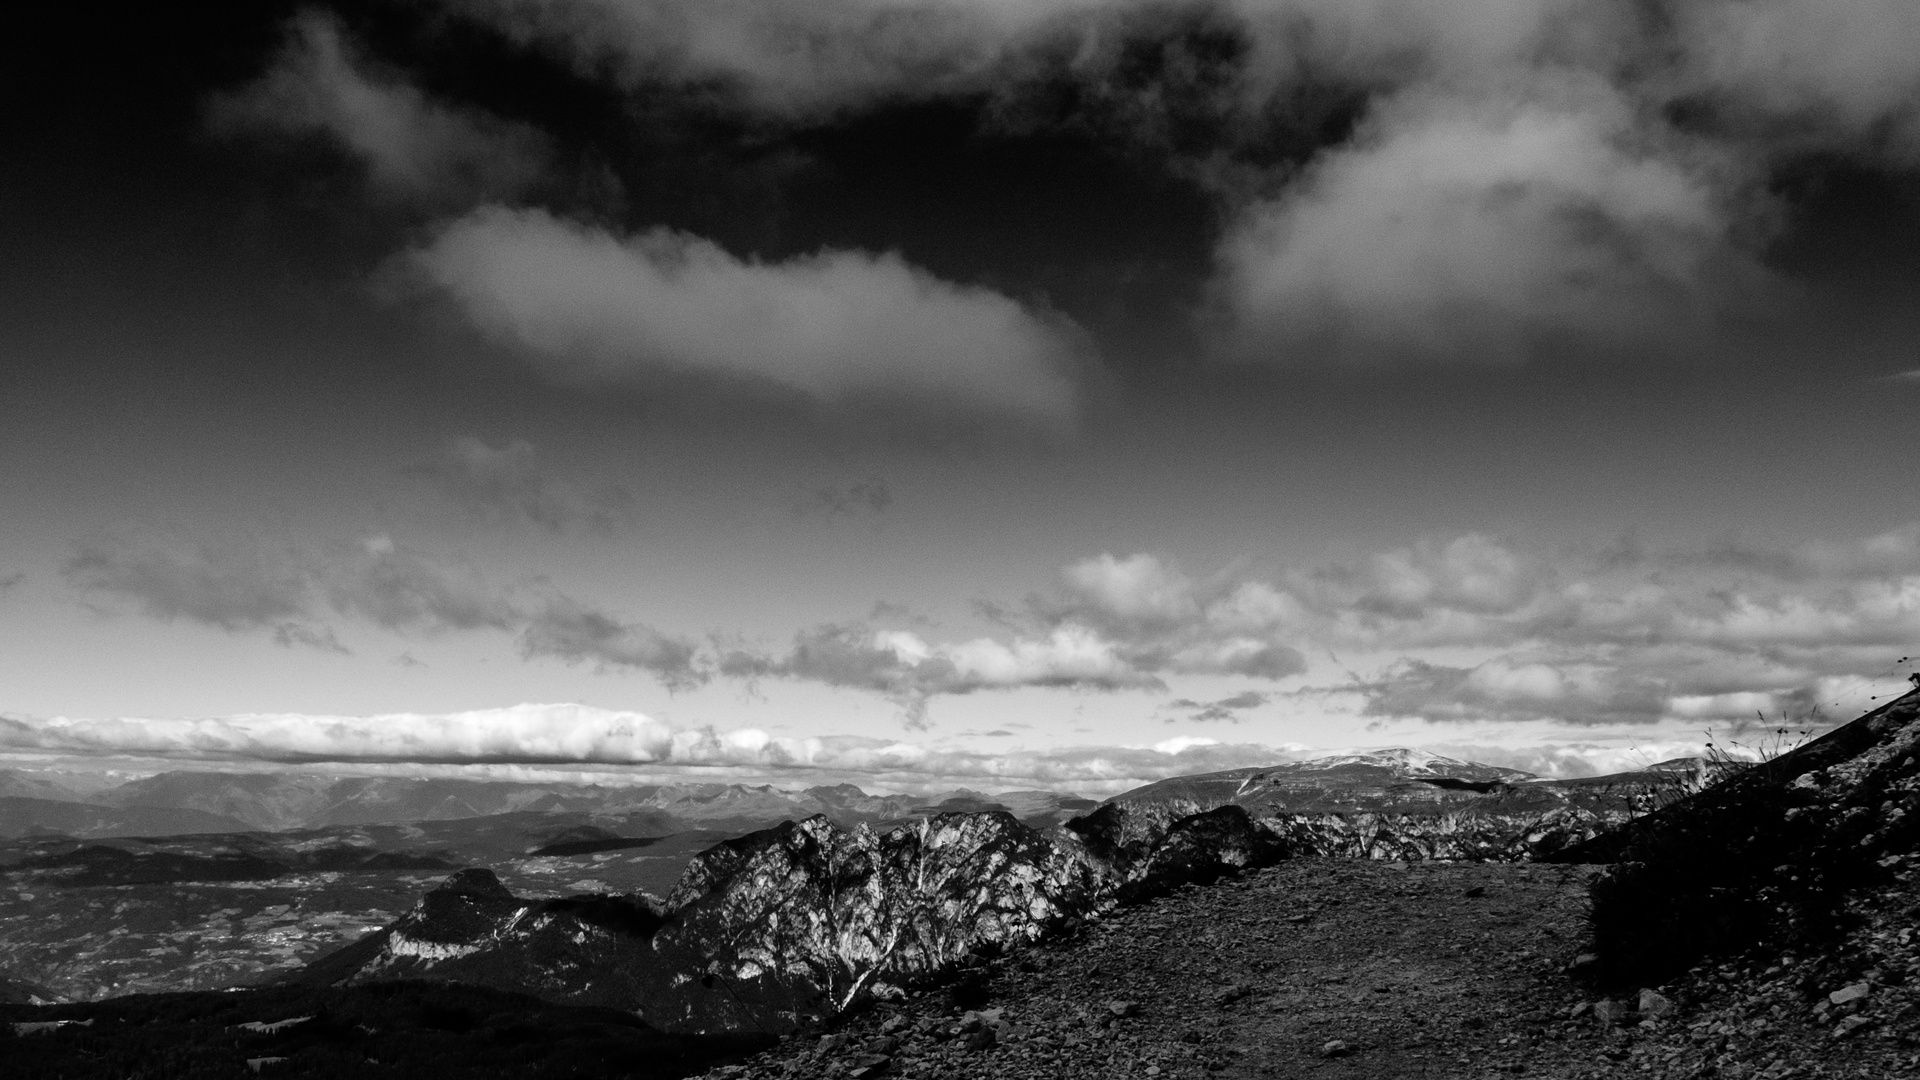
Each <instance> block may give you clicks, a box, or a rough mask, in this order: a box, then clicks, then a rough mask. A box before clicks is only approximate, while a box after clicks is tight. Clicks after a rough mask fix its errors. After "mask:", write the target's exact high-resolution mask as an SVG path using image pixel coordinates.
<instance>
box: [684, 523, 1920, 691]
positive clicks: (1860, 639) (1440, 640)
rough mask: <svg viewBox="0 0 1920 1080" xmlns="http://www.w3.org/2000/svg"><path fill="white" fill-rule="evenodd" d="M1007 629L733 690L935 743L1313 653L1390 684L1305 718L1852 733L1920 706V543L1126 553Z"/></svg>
mask: <svg viewBox="0 0 1920 1080" xmlns="http://www.w3.org/2000/svg"><path fill="white" fill-rule="evenodd" d="M880 614H884V613H880ZM992 614H993V615H994V620H993V621H994V622H995V623H996V624H997V630H996V633H995V634H994V635H992V636H985V637H976V638H971V639H961V640H951V641H941V640H938V639H936V638H934V637H932V636H931V635H930V633H929V632H928V629H927V628H925V627H922V628H918V629H914V630H906V629H899V628H896V627H890V626H888V625H886V624H885V622H884V620H882V619H880V617H879V615H876V619H875V621H867V622H855V623H845V624H829V625H825V626H819V627H815V628H813V629H811V630H807V631H803V632H802V633H800V634H799V635H797V636H796V637H795V639H794V642H793V645H792V647H791V648H790V650H789V651H788V652H787V653H786V654H785V655H780V656H774V655H768V654H763V653H755V652H746V651H741V652H735V653H732V654H730V655H729V656H727V657H725V658H722V659H720V660H718V661H716V663H715V670H716V671H717V672H718V673H719V674H723V675H727V676H732V677H740V678H759V677H776V678H790V679H802V680H809V681H814V682H821V683H825V684H828V685H833V686H842V687H849V688H855V689H863V690H870V691H873V692H876V693H880V694H883V695H886V696H887V697H889V698H891V699H893V700H895V701H897V702H898V703H900V705H901V706H902V708H903V711H904V713H905V715H906V718H907V721H908V723H909V725H910V726H913V727H923V726H925V725H926V723H927V708H928V703H929V702H930V701H931V700H932V699H934V698H936V697H938V696H941V695H952V694H971V693H977V692H982V691H988V690H996V689H1013V688H1019V687H1061V688H1075V689H1083V690H1098V691H1124V690H1159V689H1164V688H1165V687H1166V680H1167V679H1170V678H1174V677H1193V676H1204V677H1212V678H1221V677H1229V678H1232V677H1238V678H1257V679H1262V680H1268V681H1272V680H1279V679H1284V678H1288V677H1291V676H1296V675H1300V674H1303V673H1304V672H1305V671H1306V670H1307V665H1306V662H1305V659H1304V655H1305V654H1306V653H1309V652H1314V653H1324V652H1329V651H1334V650H1338V651H1340V652H1353V653H1359V654H1364V655H1367V656H1371V657H1375V658H1384V659H1380V660H1377V661H1374V662H1371V666H1372V667H1373V671H1372V674H1369V675H1359V674H1354V675H1353V676H1352V678H1351V679H1350V680H1349V681H1346V682H1343V683H1338V684H1333V685H1314V686H1303V687H1299V688H1296V689H1293V690H1288V691H1285V695H1286V696H1297V695H1301V694H1313V695H1317V696H1321V697H1328V698H1331V697H1344V699H1345V700H1347V701H1350V702H1352V703H1353V705H1352V708H1353V711H1354V712H1355V714H1356V715H1358V716H1359V717H1360V718H1362V719H1367V720H1375V721H1385V720H1392V719H1400V718H1418V719H1422V720H1426V721H1431V722H1459V723H1507V724H1511V723H1529V722H1535V721H1545V722H1550V723H1556V724H1574V725H1584V726H1595V725H1607V724H1616V725H1618V724H1626V725H1647V724H1656V723H1661V722H1686V723H1703V722H1714V723H1725V722H1736V721H1739V722H1744V721H1745V720H1746V719H1747V718H1750V717H1752V716H1754V715H1755V714H1761V715H1765V716H1771V717H1776V718H1780V717H1790V718H1807V717H1815V716H1830V717H1831V716H1840V715H1844V714H1846V713H1847V712H1848V711H1850V710H1853V709H1856V708H1859V707H1864V706H1866V705H1868V704H1870V703H1871V702H1872V701H1873V700H1874V699H1876V698H1879V697H1884V696H1885V695H1888V694H1892V693H1897V692H1900V690H1901V689H1902V687H1903V685H1904V684H1903V683H1902V682H1901V680H1902V678H1903V677H1904V673H1905V670H1906V669H1905V668H1902V667H1901V665H1902V664H1904V663H1906V662H1907V660H1908V657H1907V656H1906V650H1908V649H1910V648H1911V643H1912V642H1913V641H1915V640H1917V639H1920V526H1916V527H1908V528H1903V529H1899V530H1894V531H1891V532H1888V533H1884V534H1881V535H1878V536H1872V537H1867V538H1864V539H1861V540H1857V541H1852V542H1834V541H1816V542H1807V543H1803V544H1799V545H1793V546H1773V547H1768V546H1764V545H1753V544H1736V543H1727V544H1721V545H1715V546H1711V547H1707V548H1687V549H1674V550H1668V551H1648V550H1645V549H1643V548H1640V547H1637V546H1634V545H1615V546H1612V547H1609V548H1605V549H1600V550H1593V551H1586V552H1566V551H1555V552H1544V551H1538V550H1530V549H1527V548H1524V547H1520V546H1518V545H1514V544H1511V543H1507V542H1504V541H1501V540H1499V539H1497V538H1494V537H1490V536H1486V535H1482V534H1467V535H1464V536H1457V537H1453V538H1450V539H1434V540H1426V541H1422V542H1418V543H1415V544H1412V545H1409V546H1406V547H1403V548H1399V549H1395V550H1390V551H1384V552H1378V553H1375V554H1373V555H1371V556H1367V557H1363V558H1359V559H1355V560H1352V561H1349V562H1344V563H1336V564H1332V565H1324V566H1315V567H1301V568H1292V569H1284V570H1281V571H1279V572H1276V573H1268V574H1260V573H1255V572H1252V571H1247V570H1239V569H1236V570H1234V571H1232V572H1226V573H1221V574H1216V575H1212V576H1210V577H1206V578H1195V577H1193V576H1191V575H1188V574H1186V573H1185V572H1183V571H1182V570H1181V569H1180V568H1179V567H1178V566H1176V565H1175V564H1173V563H1172V562H1170V561H1168V560H1166V559H1163V558H1161V557H1159V556H1155V555H1152V554H1146V553H1141V554H1134V555H1129V556H1124V557H1121V556H1115V555H1112V554H1106V555H1101V556H1097V557H1094V558H1091V559H1086V560H1083V561H1081V562H1078V563H1074V564H1072V565H1070V566H1068V567H1066V568H1065V569H1064V570H1063V571H1062V574H1061V579H1060V584H1059V586H1058V587H1057V588H1056V589H1055V590H1053V591H1052V592H1050V593H1048V594H1045V595H1041V596H1036V597H1032V598H1030V599H1029V600H1028V602H1027V603H1026V605H1025V606H1024V607H1014V606H1009V605H995V606H994V608H993V612H992ZM1463 656H1464V657H1471V659H1468V660H1464V661H1463V660H1462V659H1460V658H1461V657H1463ZM1277 696H1282V695H1281V694H1279V693H1278V692H1275V691H1268V690H1257V689H1251V688H1249V689H1245V690H1243V691H1240V692H1237V693H1234V694H1231V695H1228V696H1225V697H1221V698H1218V699H1215V700H1205V701H1203V700H1196V699H1194V698H1180V699H1176V700H1174V701H1173V702H1171V703H1170V705H1169V706H1168V707H1169V708H1170V709H1173V710H1178V711H1179V712H1180V713H1181V714H1182V716H1181V718H1182V719H1189V720H1195V721H1232V720H1236V719H1238V718H1239V716H1240V715H1241V714H1242V713H1244V712H1245V711H1246V710H1249V709H1254V708H1259V707H1261V706H1263V705H1266V704H1268V703H1270V702H1271V701H1272V700H1273V699H1274V698H1275V697H1277Z"/></svg>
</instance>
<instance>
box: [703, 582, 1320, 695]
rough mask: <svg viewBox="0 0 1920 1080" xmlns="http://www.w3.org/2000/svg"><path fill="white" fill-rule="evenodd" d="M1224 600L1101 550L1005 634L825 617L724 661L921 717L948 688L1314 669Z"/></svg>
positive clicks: (1098, 684) (1157, 682) (1151, 683)
mask: <svg viewBox="0 0 1920 1080" xmlns="http://www.w3.org/2000/svg"><path fill="white" fill-rule="evenodd" d="M1221 599H1224V598H1222V597H1218V596H1214V595H1213V594H1212V592H1210V591H1209V589H1208V588H1203V587H1202V586H1198V585H1196V584H1195V583H1194V582H1192V581H1190V580H1189V579H1187V578H1186V577H1185V576H1184V575H1183V574H1181V573H1180V571H1179V570H1178V569H1177V568H1175V567H1173V566H1171V565H1170V564H1168V563H1165V562H1163V561H1162V560H1160V559H1158V558H1156V557H1154V556H1151V555H1135V556H1130V557H1127V558H1125V559H1121V558H1116V557H1114V556H1112V555H1102V556H1099V557H1097V558H1094V559H1090V560H1086V561H1084V562H1081V563H1076V564H1074V565H1072V566H1069V567H1067V568H1066V569H1065V570H1064V571H1063V573H1062V575H1061V587H1060V589H1059V590H1058V591H1057V592H1056V594H1055V595H1052V596H1049V597H1046V598H1035V599H1034V600H1032V601H1031V602H1030V603H1029V604H1028V605H1027V608H1026V610H1024V611H1021V610H1017V609H1014V608H1011V607H1005V606H995V607H994V612H995V613H996V615H997V616H998V618H997V619H996V621H998V622H1000V623H1001V626H1002V628H1003V629H1004V631H1005V632H1004V633H1003V634H1001V635H999V636H983V637H975V638H969V639H965V640H959V641H947V642H941V641H935V640H930V639H929V638H928V637H927V636H926V635H925V634H924V633H923V632H922V631H920V630H908V629H901V628H897V627H889V626H886V625H883V624H877V623H874V622H852V623H829V624H824V625H821V626H816V627H813V628H811V629H808V630H803V631H801V632H800V633H798V634H796V635H795V636H794V639H793V643H792V646H791V647H790V649H789V650H788V651H787V652H786V654H785V655H783V656H769V655H765V654H759V653H752V652H746V651H741V652H735V653H733V654H731V655H729V656H727V657H725V658H723V659H722V660H721V661H720V662H719V664H718V669H719V671H720V672H721V673H722V674H727V675H732V676H736V677H743V678H759V677H774V678H787V679H800V680H805V681H810V682H819V683H825V684H827V685H829V686H842V687H849V688H853V689H861V690H871V691H874V692H876V693H880V694H883V695H885V696H887V697H888V698H890V699H892V700H894V701H895V702H898V703H899V704H900V706H901V708H902V711H903V714H904V716H905V718H906V721H907V724H908V726H909V727H914V728H920V727H925V726H926V724H927V704H928V701H929V699H931V698H934V697H938V696H941V695H956V694H972V693H978V692H981V691H987V690H1012V689H1019V688H1026V687H1043V688H1057V689H1075V690H1094V691H1120V690H1164V689H1166V682H1165V679H1166V678H1167V677H1169V676H1178V675H1215V676H1221V675H1225V676H1244V677H1252V678H1260V679H1270V680H1271V679H1282V678H1286V677H1288V676H1291V675H1296V674H1299V673H1300V672H1302V671H1304V670H1305V669H1306V662H1305V660H1304V659H1303V658H1302V657H1301V655H1300V653H1299V652H1298V651H1297V650H1295V649H1294V648H1292V647H1291V646H1289V645H1287V644H1284V643H1282V642H1280V641H1278V640H1276V639H1275V638H1274V637H1273V636H1272V635H1271V634H1270V633H1250V632H1248V627H1247V626H1245V625H1244V621H1243V620H1241V619H1240V618H1238V616H1237V613H1236V612H1234V611H1233V609H1232V608H1231V605H1230V604H1222V603H1219V602H1218V601H1220V600H1221ZM879 614H884V612H877V613H876V615H879Z"/></svg>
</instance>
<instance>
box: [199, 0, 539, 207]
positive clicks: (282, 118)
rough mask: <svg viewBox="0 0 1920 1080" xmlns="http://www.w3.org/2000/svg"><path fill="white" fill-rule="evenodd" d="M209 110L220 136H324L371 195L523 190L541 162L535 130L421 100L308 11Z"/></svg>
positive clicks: (450, 196)
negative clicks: (240, 84)
mask: <svg viewBox="0 0 1920 1080" xmlns="http://www.w3.org/2000/svg"><path fill="white" fill-rule="evenodd" d="M209 112H210V117H209V119H210V121H211V122H212V125H213V126H214V128H215V129H216V130H218V131H223V132H226V133H242V132H260V131H267V132H284V133H290V134H312V135H318V136H321V137H324V138H327V139H329V140H331V141H332V142H334V143H335V144H336V145H337V146H339V147H340V148H341V149H343V150H345V151H347V152H348V153H350V154H352V155H353V156H354V157H355V158H357V159H358V160H360V161H363V162H364V163H365V164H366V167H367V172H368V176H369V179H370V180H371V181H372V182H373V184H374V186H375V187H376V189H377V190H380V191H383V192H386V193H389V194H391V195H394V196H398V197H404V198H408V199H418V200H426V201H428V202H431V203H440V202H445V201H448V200H452V201H456V202H457V201H460V200H463V199H472V198H500V197H504V196H509V195H512V194H514V193H516V192H520V191H523V190H525V189H526V188H528V187H530V186H532V185H533V184H534V183H536V182H537V181H538V180H539V179H540V176H541V174H542V172H543V171H544V168H545V161H546V158H547V156H548V146H547V139H546V137H545V136H543V135H542V134H540V133H539V132H538V131H536V130H534V129H533V128H531V127H528V126H526V125H524V124H516V123H512V122H509V121H506V120H502V119H500V118H499V117H495V116H491V115H488V114H487V113H484V112H481V111H479V110H477V109H472V108H465V107H457V106H453V105H449V104H446V103H442V102H436V101H434V100H432V99H430V98H428V97H427V96H426V95H425V94H424V93H422V92H421V91H420V89H419V88H418V87H416V86H414V85H412V84H411V83H410V82H408V81H407V80H406V79H405V77H404V76H402V75H400V74H398V73H394V72H387V71H381V70H379V69H378V68H377V67H376V66H375V65H374V64H373V63H372V62H371V61H370V60H369V59H367V58H366V57H364V56H361V55H359V54H358V53H357V52H356V50H355V49H354V47H353V45H352V43H351V42H350V41H348V40H347V38H346V36H345V34H344V33H343V32H342V29H341V27H340V24H339V23H338V22H337V21H336V20H335V19H333V18H332V17H330V16H328V15H326V14H323V13H321V12H318V11H311V10H310V11H307V12H305V13H303V14H302V15H300V16H298V17H297V18H295V19H294V20H293V22H292V23H291V24H290V26H289V27H288V31H287V43H286V46H285V47H284V48H283V49H282V51H281V53H280V55H279V56H278V58H277V59H276V60H275V62H274V64H273V66H272V67H271V68H270V69H269V70H268V71H267V73H266V74H265V75H263V76H261V78H260V79H259V80H257V81H256V82H254V83H252V84H250V85H248V86H246V87H244V88H243V89H241V90H239V91H238V92H235V93H232V94H229V95H226V96H224V97H221V98H218V99H216V100H215V101H213V102H212V104H211V106H210V109H209Z"/></svg>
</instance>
